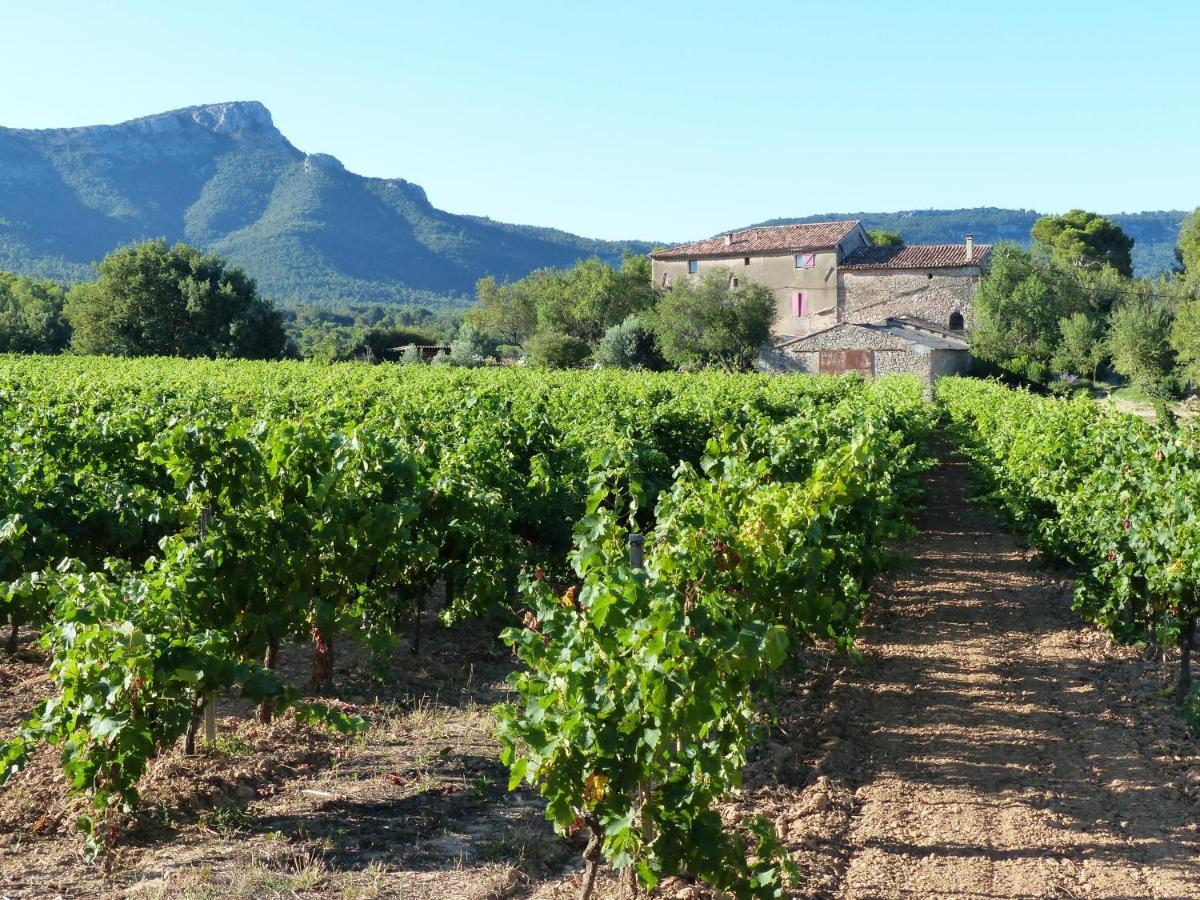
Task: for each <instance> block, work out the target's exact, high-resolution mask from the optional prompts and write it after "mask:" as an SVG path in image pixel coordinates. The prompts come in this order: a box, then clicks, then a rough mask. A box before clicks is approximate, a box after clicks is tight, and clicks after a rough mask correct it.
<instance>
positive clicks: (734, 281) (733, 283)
mask: <svg viewBox="0 0 1200 900" xmlns="http://www.w3.org/2000/svg"><path fill="white" fill-rule="evenodd" d="M729 286H730V287H731V288H735V287H737V286H738V280H737V279H736V278H730V279H729Z"/></svg>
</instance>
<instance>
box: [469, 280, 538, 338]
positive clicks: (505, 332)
mask: <svg viewBox="0 0 1200 900" xmlns="http://www.w3.org/2000/svg"><path fill="white" fill-rule="evenodd" d="M523 281H524V279H522V281H519V282H517V283H516V284H510V283H507V282H499V281H497V280H496V279H495V278H493V277H492V276H491V275H489V276H488V277H487V278H481V279H480V280H479V282H478V283H477V284H476V285H475V298H476V299H475V306H474V307H472V308H471V311H470V312H468V313H467V319H466V320H467V321H468V322H470V323H471V324H472V325H476V326H478V327H479V328H481V329H483V330H484V331H486V332H487V333H488V334H492V335H495V336H496V338H498V339H499V340H500V341H501V342H502V343H505V344H517V345H519V344H521V343H523V342H524V341H525V339H526V338H528V337H529V336H530V335H532V334H533V333H534V331H536V330H537V323H538V316H537V308H536V306H535V305H534V294H533V292H532V291H529V290H525V289H523V287H522V284H523Z"/></svg>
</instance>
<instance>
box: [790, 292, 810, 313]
mask: <svg viewBox="0 0 1200 900" xmlns="http://www.w3.org/2000/svg"><path fill="white" fill-rule="evenodd" d="M792 315H793V316H807V315H808V296H807V295H806V294H805V293H804V291H792Z"/></svg>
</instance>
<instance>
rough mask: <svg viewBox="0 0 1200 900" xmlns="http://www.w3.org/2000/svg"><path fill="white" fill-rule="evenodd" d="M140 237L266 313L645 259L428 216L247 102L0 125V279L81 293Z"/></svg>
mask: <svg viewBox="0 0 1200 900" xmlns="http://www.w3.org/2000/svg"><path fill="white" fill-rule="evenodd" d="M150 237H165V238H166V239H167V240H169V241H176V240H184V241H188V242H189V243H194V244H197V245H199V246H201V247H204V248H205V249H208V250H212V251H215V252H217V253H221V254H223V255H226V256H228V257H230V258H231V259H233V260H234V261H235V262H237V263H238V264H240V265H241V266H242V267H243V268H245V269H246V271H247V272H249V274H251V275H252V276H254V277H255V278H256V279H257V280H258V282H259V285H260V287H261V288H262V290H263V293H264V294H266V295H267V296H270V297H273V298H275V299H279V300H297V301H310V302H327V303H337V302H344V301H348V300H350V301H378V302H424V303H434V304H440V303H447V302H449V303H454V302H462V301H465V300H466V299H467V298H469V296H470V295H471V292H472V290H473V288H474V284H475V282H476V281H477V280H478V279H479V278H481V277H483V276H485V275H494V276H496V277H498V278H519V277H521V276H523V275H526V274H528V272H530V271H532V270H533V269H535V268H538V267H540V266H546V265H554V266H569V265H571V264H573V263H574V262H575V261H577V260H578V259H581V258H584V257H587V256H591V255H599V256H602V257H605V258H607V259H613V260H615V259H617V258H619V256H620V254H621V252H622V251H623V250H625V249H630V250H633V251H635V252H646V251H647V250H649V249H650V244H649V243H648V242H645V241H624V242H621V241H600V240H593V239H589V238H583V237H579V236H577V235H571V234H569V233H567V232H560V231H556V230H554V229H543V228H540V227H537V226H525V225H514V224H509V223H499V222H494V221H492V220H490V219H487V218H486V217H482V216H465V215H457V214H453V213H448V212H444V211H442V210H439V209H437V208H436V207H434V206H433V205H432V204H431V203H430V201H429V198H428V196H427V194H426V193H425V190H424V189H423V188H422V187H421V186H420V185H417V184H413V183H412V182H409V181H407V180H405V179H403V178H373V177H368V176H362V175H358V174H355V173H353V172H350V171H349V170H347V169H346V168H345V166H344V165H343V164H342V163H341V162H340V161H339V160H338V159H337V158H336V157H334V156H332V155H330V154H327V153H305V152H304V151H301V150H299V149H298V148H296V147H295V146H294V145H293V144H291V142H290V141H288V139H287V138H286V137H285V136H284V135H283V134H282V132H280V131H279V130H278V129H277V128H276V127H275V124H274V120H273V118H272V116H271V113H270V111H269V110H268V109H267V108H266V107H265V106H264V105H263V104H261V103H259V102H257V101H232V102H227V103H216V104H206V105H200V106H189V107H182V108H180V109H176V110H170V111H168V112H163V113H156V114H154V115H150V116H143V117H140V118H137V119H131V120H129V121H127V122H122V123H118V124H115V125H91V126H75V127H69V128H53V129H15V128H3V127H0V269H11V270H14V271H19V272H23V273H25V274H32V275H40V276H49V277H56V278H60V279H63V280H79V279H86V278H88V277H90V276H91V274H92V268H91V263H92V262H94V261H96V260H98V259H100V258H101V257H103V256H104V254H105V253H107V252H108V251H109V250H111V249H113V248H114V247H116V246H118V245H120V244H122V243H127V242H129V241H132V240H139V239H144V238H150Z"/></svg>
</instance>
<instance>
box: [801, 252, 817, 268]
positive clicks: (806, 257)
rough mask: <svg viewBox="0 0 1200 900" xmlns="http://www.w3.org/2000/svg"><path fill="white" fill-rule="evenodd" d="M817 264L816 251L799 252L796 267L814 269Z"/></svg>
mask: <svg viewBox="0 0 1200 900" xmlns="http://www.w3.org/2000/svg"><path fill="white" fill-rule="evenodd" d="M816 265H817V254H815V253H797V254H796V268H797V269H813V268H816Z"/></svg>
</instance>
